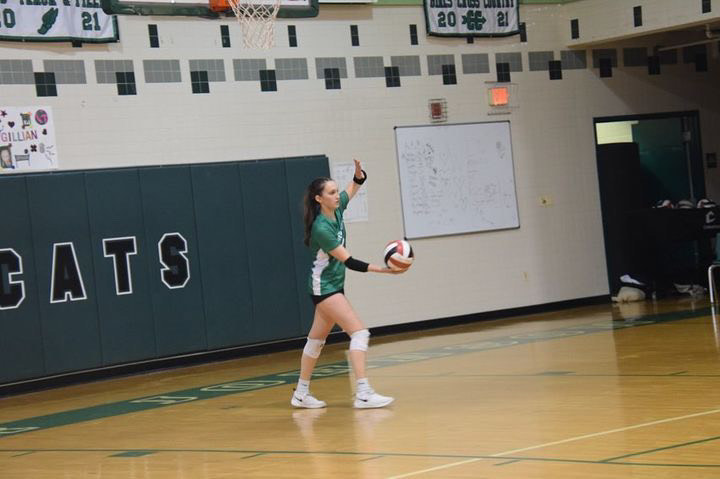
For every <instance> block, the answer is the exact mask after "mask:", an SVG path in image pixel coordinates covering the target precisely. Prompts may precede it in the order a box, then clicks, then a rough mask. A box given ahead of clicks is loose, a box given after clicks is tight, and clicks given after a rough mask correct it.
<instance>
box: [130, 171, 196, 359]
mask: <svg viewBox="0 0 720 479" xmlns="http://www.w3.org/2000/svg"><path fill="white" fill-rule="evenodd" d="M140 189H141V194H142V202H143V214H144V217H145V235H146V236H145V238H146V244H145V245H143V246H144V247H146V248H147V249H148V251H158V243H159V242H160V240H161V238H162V237H163V235H165V234H166V233H179V234H180V235H182V237H183V238H185V240H186V243H187V253H185V255H186V256H187V259H188V260H189V262H190V277H189V279H188V281H187V284H186V285H185V286H184V287H182V288H177V289H169V288H168V287H166V286H165V285H164V284H163V282H162V281H158V280H151V281H150V294H151V297H152V308H153V317H154V318H155V335H156V344H157V351H158V354H159V355H160V356H167V355H170V354H179V353H187V352H193V351H202V350H205V349H207V339H206V334H205V319H204V315H205V313H204V311H203V307H202V304H203V299H202V278H201V274H200V268H199V267H198V266H199V257H198V251H197V244H198V243H197V235H196V234H195V212H194V205H193V191H192V182H191V180H190V167H187V166H172V167H162V168H147V169H141V170H140ZM149 271H150V275H151V279H152V277H153V276H155V278H160V275H161V264H160V261H159V259H157V257H156V258H155V259H154V260H152V261H150V267H149Z"/></svg>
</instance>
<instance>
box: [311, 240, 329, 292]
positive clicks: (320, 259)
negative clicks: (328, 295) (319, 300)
mask: <svg viewBox="0 0 720 479" xmlns="http://www.w3.org/2000/svg"><path fill="white" fill-rule="evenodd" d="M329 264H330V257H329V256H328V255H327V254H326V253H325V252H324V251H323V250H321V249H318V252H317V255H316V256H315V261H313V267H312V289H313V294H314V295H315V296H320V295H321V294H322V281H321V277H322V273H323V271H324V270H325V268H327V267H328V265H329Z"/></svg>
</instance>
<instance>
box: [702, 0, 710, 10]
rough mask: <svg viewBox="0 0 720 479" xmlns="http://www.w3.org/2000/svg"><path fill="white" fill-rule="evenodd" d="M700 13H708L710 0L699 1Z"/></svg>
mask: <svg viewBox="0 0 720 479" xmlns="http://www.w3.org/2000/svg"><path fill="white" fill-rule="evenodd" d="M701 8H702V13H710V12H711V11H712V7H711V6H710V0H702V2H701Z"/></svg>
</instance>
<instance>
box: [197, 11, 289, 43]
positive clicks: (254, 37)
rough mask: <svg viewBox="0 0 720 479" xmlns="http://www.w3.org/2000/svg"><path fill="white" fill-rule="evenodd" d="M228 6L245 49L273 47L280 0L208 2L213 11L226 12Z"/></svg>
mask: <svg viewBox="0 0 720 479" xmlns="http://www.w3.org/2000/svg"><path fill="white" fill-rule="evenodd" d="M248 1H249V2H251V3H247V2H248ZM228 6H229V7H230V8H231V9H232V11H233V13H234V14H235V16H236V17H237V21H238V23H239V24H240V29H241V30H242V32H243V44H244V45H245V46H246V47H248V48H262V49H265V50H267V49H269V48H272V47H273V46H274V45H275V19H276V18H277V14H278V11H279V10H280V0H210V8H211V9H213V10H215V11H224V10H227V9H228Z"/></svg>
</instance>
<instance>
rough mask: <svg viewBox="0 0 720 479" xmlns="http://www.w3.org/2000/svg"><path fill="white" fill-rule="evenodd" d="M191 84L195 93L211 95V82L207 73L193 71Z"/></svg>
mask: <svg viewBox="0 0 720 479" xmlns="http://www.w3.org/2000/svg"><path fill="white" fill-rule="evenodd" d="M190 83H191V84H192V92H193V93H210V82H209V81H208V72H207V71H205V70H198V71H191V72H190Z"/></svg>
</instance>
